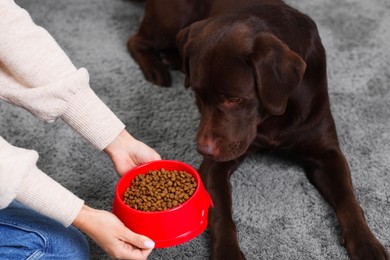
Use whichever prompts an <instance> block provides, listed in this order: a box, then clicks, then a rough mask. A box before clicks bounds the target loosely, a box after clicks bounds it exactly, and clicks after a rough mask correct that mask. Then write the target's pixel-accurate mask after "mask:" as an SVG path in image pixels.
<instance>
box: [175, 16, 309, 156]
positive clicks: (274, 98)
mask: <svg viewBox="0 0 390 260" xmlns="http://www.w3.org/2000/svg"><path fill="white" fill-rule="evenodd" d="M177 46H178V48H179V51H180V53H181V57H182V58H183V70H184V72H185V73H186V79H185V86H186V87H187V88H189V87H190V88H191V89H192V90H193V91H194V92H195V96H196V104H197V106H198V108H199V111H200V114H201V120H200V124H199V129H198V133H197V150H198V152H199V153H201V154H202V155H204V156H207V157H210V158H211V159H213V160H215V161H228V160H233V159H236V158H238V157H239V156H241V155H243V154H244V153H245V152H246V151H247V149H248V147H249V145H250V144H251V142H252V141H253V140H254V138H255V136H256V133H257V127H258V125H259V123H260V122H261V120H262V117H263V115H264V114H266V113H268V114H270V115H281V114H283V113H284V111H285V109H286V106H287V101H288V98H289V97H290V96H291V94H292V93H293V91H294V90H295V89H296V88H297V86H298V85H299V83H300V82H301V80H302V77H303V74H304V71H305V68H306V64H305V62H304V61H303V60H302V58H301V57H300V56H299V55H298V54H296V53H295V52H293V51H291V50H290V49H289V47H288V46H287V45H286V44H284V43H283V42H281V41H280V40H279V39H278V38H276V37H275V36H274V35H273V34H271V33H268V32H266V33H258V32H254V30H253V28H252V27H251V26H250V25H248V24H246V23H244V22H231V21H230V20H228V21H224V20H221V19H219V20H218V19H216V18H210V19H208V20H204V21H200V22H196V23H194V24H192V25H190V26H188V27H186V28H184V29H183V30H181V31H180V33H179V34H178V36H177Z"/></svg>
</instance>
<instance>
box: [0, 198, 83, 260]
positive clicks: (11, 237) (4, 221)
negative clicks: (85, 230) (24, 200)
mask: <svg viewBox="0 0 390 260" xmlns="http://www.w3.org/2000/svg"><path fill="white" fill-rule="evenodd" d="M88 258H89V246H88V241H87V239H86V238H85V236H84V235H83V234H82V233H81V232H80V231H78V230H77V229H76V228H74V227H72V226H70V227H68V228H65V227H64V226H63V225H62V224H61V223H59V222H57V221H55V220H53V219H51V218H48V217H46V216H43V215H41V214H39V213H37V212H35V211H33V210H31V209H29V208H27V207H25V206H23V205H22V204H21V203H18V202H16V201H14V202H12V203H11V204H10V205H9V206H8V207H7V208H5V209H2V210H0V259H18V260H19V259H20V260H22V259H31V260H32V259H67V260H68V259H72V260H78V259H83V260H84V259H88Z"/></svg>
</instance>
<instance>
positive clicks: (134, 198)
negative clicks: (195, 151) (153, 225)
mask: <svg viewBox="0 0 390 260" xmlns="http://www.w3.org/2000/svg"><path fill="white" fill-rule="evenodd" d="M197 186H198V184H197V183H196V180H195V178H194V177H193V176H192V175H191V174H189V173H187V172H185V171H176V170H174V171H167V170H165V169H163V168H162V169H161V170H159V171H158V170H157V171H149V172H147V173H146V174H139V175H137V176H136V177H135V178H134V179H133V181H132V182H131V184H130V186H129V187H128V188H127V189H126V191H125V193H124V194H123V201H124V203H125V204H127V205H128V206H130V207H131V208H133V209H136V210H141V211H152V212H153V211H163V210H167V209H171V208H174V207H177V206H179V205H181V204H182V203H184V202H186V201H187V200H188V199H189V198H190V197H191V195H192V194H193V193H194V192H195V190H196V187H197Z"/></svg>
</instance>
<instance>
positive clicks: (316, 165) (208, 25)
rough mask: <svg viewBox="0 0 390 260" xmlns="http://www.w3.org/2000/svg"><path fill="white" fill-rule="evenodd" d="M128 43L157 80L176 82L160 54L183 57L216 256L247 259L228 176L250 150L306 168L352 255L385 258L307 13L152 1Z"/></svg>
mask: <svg viewBox="0 0 390 260" xmlns="http://www.w3.org/2000/svg"><path fill="white" fill-rule="evenodd" d="M176 38H177V39H176ZM128 48H129V51H130V53H131V54H132V56H133V57H134V59H135V60H136V61H137V62H138V64H139V65H140V68H141V69H142V71H143V73H144V75H145V77H146V79H148V80H149V81H152V82H153V83H155V84H158V85H169V84H170V75H169V70H168V67H167V65H166V64H164V62H163V60H164V61H165V63H168V64H169V65H177V63H178V61H180V63H181V64H182V70H183V71H184V72H185V73H186V82H185V85H186V86H187V87H191V89H193V90H194V91H195V94H196V103H197V106H198V108H199V111H200V113H201V121H200V125H199V129H198V134H197V142H198V146H197V149H198V151H199V152H200V153H201V154H203V155H204V160H203V162H202V165H201V166H200V169H199V171H200V173H201V175H202V179H203V181H204V183H205V186H206V188H207V190H208V191H209V192H210V194H211V197H212V199H213V202H214V206H215V207H214V209H211V210H210V214H209V228H210V234H211V239H212V247H213V250H212V256H213V258H214V259H223V260H225V259H242V258H244V256H243V254H242V253H241V251H240V249H239V246H238V241H237V236H236V231H235V225H234V223H233V220H232V217H231V190H230V182H229V178H230V175H231V174H232V173H233V171H234V170H235V169H236V168H237V167H238V165H239V164H240V163H241V162H242V160H243V159H244V158H245V156H246V154H247V153H248V152H251V151H260V150H261V151H263V150H270V151H276V152H280V153H281V154H283V155H287V156H288V157H289V158H293V159H294V160H295V161H297V162H299V163H300V164H301V165H302V166H303V167H304V169H305V172H306V174H307V176H308V178H309V180H310V181H311V182H312V183H313V185H314V186H315V187H316V188H317V189H318V190H319V191H320V193H321V194H322V195H323V196H324V198H325V199H326V200H327V201H328V202H329V203H330V205H331V206H332V207H333V208H334V209H335V212H336V215H337V218H338V220H339V223H340V227H341V230H342V241H343V243H344V245H345V246H346V248H347V250H348V254H349V256H350V258H351V259H365V260H366V259H389V256H388V254H387V252H386V249H385V248H384V247H383V246H382V245H381V244H380V243H379V241H378V240H377V239H376V238H375V236H374V235H373V234H372V232H371V231H370V229H369V227H368V225H367V223H366V221H365V218H364V214H363V211H362V210H361V208H360V206H359V203H358V202H357V200H356V198H355V195H354V193H353V188H352V182H351V178H350V172H349V169H348V164H347V162H346V160H345V158H344V155H343V154H342V152H341V151H340V148H339V145H338V140H337V133H336V129H335V125H334V121H333V117H332V115H331V111H330V106H329V98H328V92H327V75H326V59H325V51H324V48H323V46H322V43H321V40H320V37H319V35H318V32H317V28H316V25H315V23H314V22H313V21H312V20H311V19H310V18H309V17H308V16H306V15H304V14H302V13H300V12H299V11H297V10H295V9H293V8H291V7H289V6H287V5H286V4H284V3H283V2H282V1H279V0H275V1H272V0H258V1H254V0H247V1H245V0H241V1H239V0H236V1H234V0H229V1H226V0H215V1H212V0H209V1H205V0H192V1H190V0H188V1H182V0H169V1H158V0H155V1H154V0H150V1H147V2H146V9H145V16H144V19H143V22H142V24H141V27H140V30H139V32H138V33H137V34H136V35H134V36H133V37H131V38H130V39H129V42H128ZM178 50H179V52H180V54H181V58H180V59H179V56H178V52H177V51H178ZM161 54H162V55H161ZM162 56H163V58H162ZM259 243H260V244H261V241H259Z"/></svg>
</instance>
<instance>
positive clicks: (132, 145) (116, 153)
mask: <svg viewBox="0 0 390 260" xmlns="http://www.w3.org/2000/svg"><path fill="white" fill-rule="evenodd" d="M104 152H106V153H107V154H108V156H110V158H111V160H112V162H113V164H114V168H115V170H116V172H117V173H118V175H119V176H123V175H124V174H125V173H126V172H128V171H129V170H130V169H132V168H133V167H135V166H137V165H139V164H142V163H146V162H149V161H154V160H160V159H161V157H160V155H159V154H158V153H157V152H156V151H155V150H153V149H152V148H150V147H149V146H147V145H146V144H144V143H142V142H140V141H138V140H137V139H135V138H134V137H132V136H131V135H130V134H129V133H128V132H127V131H126V130H123V131H122V132H121V133H120V134H119V135H118V136H117V138H115V140H114V141H113V142H112V143H110V144H109V145H108V146H107V147H106V148H105V149H104Z"/></svg>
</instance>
